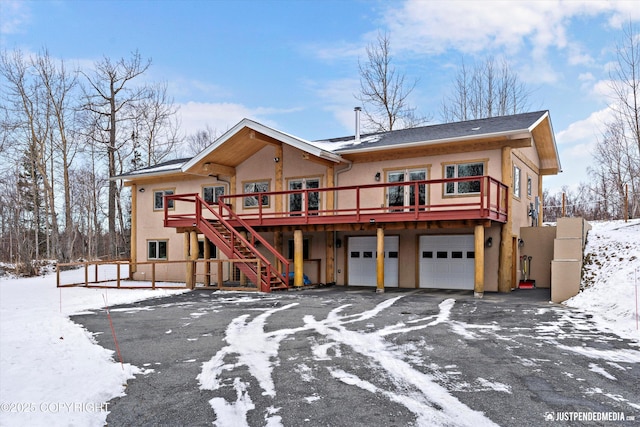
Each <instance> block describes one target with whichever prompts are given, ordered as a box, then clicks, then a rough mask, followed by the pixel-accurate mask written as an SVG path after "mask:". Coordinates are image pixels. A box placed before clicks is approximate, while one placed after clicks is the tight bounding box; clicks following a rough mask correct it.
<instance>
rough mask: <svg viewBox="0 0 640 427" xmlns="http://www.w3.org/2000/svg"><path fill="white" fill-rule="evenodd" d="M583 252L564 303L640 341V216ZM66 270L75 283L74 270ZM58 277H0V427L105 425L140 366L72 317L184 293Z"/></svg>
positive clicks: (591, 239) (599, 230) (604, 231)
mask: <svg viewBox="0 0 640 427" xmlns="http://www.w3.org/2000/svg"><path fill="white" fill-rule="evenodd" d="M586 254H588V264H587V266H586V270H585V271H586V274H585V278H584V284H585V285H588V287H587V288H586V290H585V291H584V292H582V293H581V294H580V295H578V296H576V297H574V298H572V299H570V300H569V301H567V302H566V304H567V305H568V306H571V307H575V308H578V309H581V310H585V311H587V312H589V313H591V314H593V315H594V317H595V318H597V319H599V320H600V322H601V324H602V325H603V327H605V328H607V329H609V330H612V331H614V332H615V333H617V334H619V335H621V336H624V337H626V338H631V339H634V340H636V341H639V342H640V331H639V330H638V329H637V322H638V319H637V317H636V316H637V311H636V310H637V304H639V303H640V301H639V300H638V298H640V295H638V294H637V293H638V292H640V289H638V288H639V287H640V220H633V221H630V222H628V223H624V222H615V221H614V222H606V223H594V224H593V229H592V231H591V232H590V233H589V236H588V240H587V248H586ZM64 274H65V275H68V277H65V282H66V283H73V282H72V281H73V280H75V279H74V278H73V277H72V275H74V274H78V272H74V271H70V272H65V273H64ZM55 280H56V279H55V274H49V275H46V276H42V277H37V278H28V279H15V278H8V279H7V278H5V279H0V405H1V407H0V426H14V425H30V426H45V425H46V426H48V427H53V426H63V425H64V426H68V425H74V426H75V425H82V426H102V425H104V424H105V421H106V417H107V413H108V412H107V411H108V404H105V403H106V402H108V401H109V400H110V399H112V398H114V397H116V396H122V395H124V393H125V384H126V382H127V380H128V379H130V378H133V377H134V376H135V375H136V374H140V373H142V371H141V369H139V368H138V367H135V366H132V365H130V364H127V363H126V360H125V361H124V362H125V363H120V362H119V361H118V360H117V359H118V357H117V355H115V354H113V352H111V351H109V350H106V349H104V348H102V347H100V346H98V345H96V344H95V343H94V340H93V339H92V337H91V335H90V334H89V333H88V332H87V331H86V330H84V329H83V328H82V327H81V326H79V325H77V324H75V323H73V322H71V321H70V320H69V316H70V315H73V314H78V313H81V312H83V311H86V310H89V309H96V308H101V307H104V306H105V305H115V304H121V303H128V302H133V301H138V300H142V299H147V298H154V297H160V296H164V295H169V294H173V293H177V292H184V291H180V290H153V291H152V290H118V289H108V290H106V289H85V288H64V289H58V288H56V287H55ZM336 375H338V376H341V375H342V374H341V373H340V372H336ZM201 380H205V378H201ZM347 380H348V379H347ZM205 382H206V381H205ZM267 385H269V384H267ZM269 390H270V386H268V387H265V391H266V392H268V391H269Z"/></svg>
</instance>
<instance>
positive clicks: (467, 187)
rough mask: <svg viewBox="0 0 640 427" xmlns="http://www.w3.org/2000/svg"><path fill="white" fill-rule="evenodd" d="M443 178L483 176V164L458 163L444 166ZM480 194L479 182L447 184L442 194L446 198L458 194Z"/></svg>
mask: <svg viewBox="0 0 640 427" xmlns="http://www.w3.org/2000/svg"><path fill="white" fill-rule="evenodd" d="M444 168H445V169H444V172H445V178H466V177H470V176H483V175H484V162H473V163H458V164H454V165H445V167H444ZM477 193H480V181H464V182H447V183H446V184H445V191H444V194H445V195H448V196H453V195H458V194H477Z"/></svg>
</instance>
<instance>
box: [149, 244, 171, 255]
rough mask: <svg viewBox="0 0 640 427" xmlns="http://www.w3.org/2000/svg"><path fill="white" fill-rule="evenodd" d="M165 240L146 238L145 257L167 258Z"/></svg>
mask: <svg viewBox="0 0 640 427" xmlns="http://www.w3.org/2000/svg"><path fill="white" fill-rule="evenodd" d="M168 246H169V243H168V241H167V240H147V259H167V248H168Z"/></svg>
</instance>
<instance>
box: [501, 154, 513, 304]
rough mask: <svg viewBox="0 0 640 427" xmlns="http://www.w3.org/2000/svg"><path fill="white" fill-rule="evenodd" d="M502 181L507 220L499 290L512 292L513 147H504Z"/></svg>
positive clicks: (502, 229)
mask: <svg viewBox="0 0 640 427" xmlns="http://www.w3.org/2000/svg"><path fill="white" fill-rule="evenodd" d="M502 183H503V184H505V185H506V186H507V222H506V223H504V224H502V226H501V227H502V228H501V231H500V255H499V259H500V261H499V264H498V292H511V287H512V283H511V276H512V272H511V270H512V266H511V258H512V257H513V251H512V247H511V237H512V234H513V233H512V228H513V219H512V216H513V215H512V205H513V197H512V194H513V163H512V159H511V147H504V148H503V149H502Z"/></svg>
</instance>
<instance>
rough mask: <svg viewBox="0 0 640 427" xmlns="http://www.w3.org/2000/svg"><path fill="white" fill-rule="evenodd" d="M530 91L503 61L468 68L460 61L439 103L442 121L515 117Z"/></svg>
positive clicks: (527, 100) (526, 104) (525, 102)
mask: <svg viewBox="0 0 640 427" xmlns="http://www.w3.org/2000/svg"><path fill="white" fill-rule="evenodd" d="M530 94H531V91H530V90H529V89H528V88H527V86H526V85H525V84H524V83H522V82H521V81H520V79H519V78H518V75H517V73H516V72H515V71H513V70H512V69H511V67H510V66H509V63H508V62H507V61H505V60H502V61H501V62H499V63H498V62H497V61H496V60H495V59H494V58H493V57H489V58H487V59H486V60H485V61H484V62H483V63H480V64H475V65H474V66H473V67H472V68H471V69H470V68H469V67H467V65H466V64H465V63H464V61H462V64H461V65H460V69H459V70H458V73H457V74H456V76H455V77H454V79H453V86H452V89H451V93H450V95H448V96H446V97H445V99H444V100H443V102H442V120H443V121H444V122H456V121H464V120H473V119H482V118H487V117H495V116H504V115H509V114H517V113H521V112H524V111H526V110H527V109H528V108H529V96H530Z"/></svg>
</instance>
